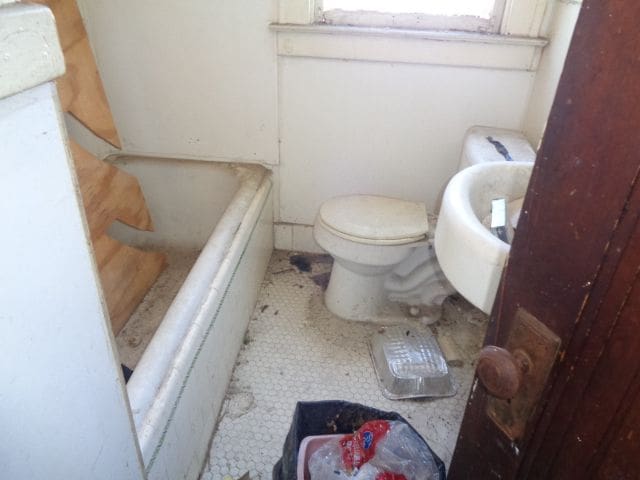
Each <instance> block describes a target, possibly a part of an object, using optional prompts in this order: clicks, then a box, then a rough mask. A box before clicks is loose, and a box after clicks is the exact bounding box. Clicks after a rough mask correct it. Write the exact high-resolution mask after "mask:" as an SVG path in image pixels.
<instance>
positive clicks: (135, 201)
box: [70, 141, 166, 334]
mask: <svg viewBox="0 0 640 480" xmlns="http://www.w3.org/2000/svg"><path fill="white" fill-rule="evenodd" d="M70 146H71V153H72V156H73V160H74V163H75V166H76V172H77V175H78V183H79V186H80V192H81V194H82V202H83V204H84V208H85V212H86V217H87V222H88V224H89V231H90V234H91V242H92V243H93V250H94V255H95V259H96V264H97V266H98V272H99V275H100V280H101V283H102V290H103V292H104V297H105V301H106V302H107V308H108V310H109V316H110V318H111V325H112V327H113V331H114V333H116V334H117V333H118V332H119V331H120V330H121V329H122V327H123V326H124V325H125V324H126V323H127V320H128V319H129V317H130V316H131V313H133V311H134V310H135V308H136V307H137V306H138V304H139V303H140V301H142V299H143V297H144V296H145V294H146V293H147V291H148V290H149V288H151V286H152V285H153V283H154V282H155V281H156V279H157V278H158V275H160V273H161V272H162V270H163V269H164V267H165V266H166V256H165V255H164V254H162V253H158V252H146V251H142V250H139V249H137V248H133V247H130V246H128V245H125V244H123V243H121V242H118V241H117V240H114V239H113V238H111V237H109V236H108V235H107V233H106V232H107V229H108V228H109V226H110V225H111V224H112V223H113V222H114V221H115V220H120V221H122V222H124V223H126V224H127V225H130V226H132V227H135V228H138V229H140V230H153V224H152V222H151V217H150V215H149V211H148V210H147V207H146V203H145V200H144V196H143V194H142V190H141V189H140V185H139V184H138V181H137V180H136V178H135V177H133V176H131V175H129V174H128V173H126V172H123V171H122V170H120V169H118V168H116V167H114V166H113V165H109V164H108V163H105V162H102V161H100V160H98V159H97V158H95V157H94V156H93V155H91V154H90V153H89V152H87V151H86V150H84V149H83V148H82V147H80V146H79V145H78V144H76V143H75V142H73V141H71V142H70Z"/></svg>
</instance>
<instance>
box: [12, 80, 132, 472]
mask: <svg viewBox="0 0 640 480" xmlns="http://www.w3.org/2000/svg"><path fill="white" fill-rule="evenodd" d="M55 96H56V93H55V86H54V84H53V83H52V82H49V83H47V84H44V85H41V86H39V87H35V88H32V89H30V90H27V91H25V92H23V93H20V94H17V95H14V96H11V97H8V98H5V99H2V100H0V144H1V145H2V155H1V156H0V166H1V168H2V174H0V215H1V216H2V229H3V230H2V231H3V233H4V235H3V237H2V249H1V250H0V285H1V286H2V287H1V288H0V345H1V348H0V378H1V379H2V387H1V389H0V418H1V420H0V424H1V425H2V435H0V466H1V467H0V471H1V473H0V477H2V478H7V479H15V480H22V479H24V480H27V479H29V480H39V479H42V480H49V479H70V480H71V479H73V480H75V479H78V480H80V479H95V480H99V479H104V480H108V479H115V478H117V479H122V480H129V479H132V480H133V479H136V480H142V478H144V472H143V470H142V463H141V459H140V455H139V451H138V447H137V437H136V434H135V432H134V428H133V424H132V422H131V418H130V412H129V405H128V402H127V400H126V395H125V391H124V382H123V380H122V374H121V372H120V365H119V364H118V362H117V361H116V355H115V352H114V350H113V345H114V343H115V342H113V341H112V338H111V335H112V334H111V327H110V325H109V323H108V320H107V317H106V313H105V306H104V302H103V299H102V297H101V292H100V288H99V286H98V279H97V273H96V271H95V265H94V260H93V254H92V252H91V247H90V245H89V243H88V240H87V239H88V236H87V227H86V224H85V222H84V220H83V215H82V214H81V210H80V203H79V194H78V192H77V187H76V185H75V175H74V173H73V169H72V167H71V164H70V162H71V161H70V157H69V156H68V151H67V148H66V145H65V138H64V131H63V130H61V123H62V121H61V120H62V119H61V116H60V113H59V105H58V103H57V100H55ZM52 286H55V288H52Z"/></svg>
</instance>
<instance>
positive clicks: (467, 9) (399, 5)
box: [323, 0, 496, 18]
mask: <svg viewBox="0 0 640 480" xmlns="http://www.w3.org/2000/svg"><path fill="white" fill-rule="evenodd" d="M495 3H496V2H495V0H324V2H323V8H324V10H325V11H327V10H346V11H359V10H361V11H368V12H383V13H424V14H427V15H449V16H452V15H469V16H473V17H480V18H490V17H491V15H492V13H493V10H494V7H495Z"/></svg>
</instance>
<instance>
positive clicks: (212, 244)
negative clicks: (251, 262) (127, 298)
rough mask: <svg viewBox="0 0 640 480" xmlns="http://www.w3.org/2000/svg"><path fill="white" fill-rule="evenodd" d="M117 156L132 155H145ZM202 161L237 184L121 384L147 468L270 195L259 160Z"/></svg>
mask: <svg viewBox="0 0 640 480" xmlns="http://www.w3.org/2000/svg"><path fill="white" fill-rule="evenodd" d="M122 156H127V157H130V158H132V159H133V158H149V157H141V156H138V155H135V156H130V155H122ZM151 158H159V157H151ZM168 160H176V159H168ZM195 161H198V160H195ZM204 163H212V164H215V167H216V168H221V167H222V168H231V169H233V170H234V172H235V173H236V174H237V175H238V176H239V177H240V186H239V188H238V190H237V191H236V192H235V194H234V195H233V197H232V199H231V201H230V202H229V204H228V206H227V208H226V210H225V212H224V214H223V215H222V217H221V218H220V221H219V222H218V224H217V225H216V226H215V227H214V229H213V231H212V233H211V235H210V236H209V238H208V240H207V241H206V243H205V245H204V247H203V249H202V251H201V252H200V255H199V256H198V259H197V260H196V262H195V264H194V265H193V266H192V268H191V270H190V271H189V274H188V275H187V278H186V279H185V281H184V283H183V285H182V286H181V287H180V290H179V291H178V294H177V295H176V297H175V298H174V300H173V301H172V303H171V305H170V307H169V309H168V311H167V312H166V314H165V315H164V317H163V319H162V321H161V323H160V326H159V327H158V330H157V331H156V333H155V334H154V337H153V338H152V340H151V342H150V343H149V345H148V346H147V349H146V350H145V352H144V353H143V355H142V357H141V359H140V362H139V363H138V367H137V368H136V369H135V370H134V373H133V375H132V377H131V379H130V380H129V382H128V383H127V385H126V389H127V393H128V396H129V405H130V408H131V414H132V418H133V423H134V425H135V428H136V432H137V434H138V442H139V444H140V449H141V451H142V455H143V459H144V460H145V465H146V469H147V471H149V470H150V469H151V468H152V466H153V459H154V455H155V454H157V451H158V450H159V448H160V447H161V445H162V435H163V434H165V433H166V431H167V429H168V426H169V423H170V422H171V415H172V413H171V411H167V409H168V406H170V405H173V406H172V407H171V408H172V409H175V408H176V407H177V403H178V402H179V390H180V388H184V384H186V380H187V377H186V376H187V374H188V370H189V366H190V363H191V361H192V360H193V358H194V354H195V351H194V347H196V348H197V346H198V344H199V342H200V341H201V340H202V338H203V336H204V334H205V332H206V327H207V324H208V323H211V322H212V319H210V320H209V321H208V322H207V317H210V316H211V313H212V312H214V311H215V307H216V305H217V304H219V303H221V301H222V299H223V298H222V297H223V296H224V292H225V288H226V287H228V286H229V284H230V282H231V279H232V276H233V272H234V270H235V268H236V267H237V265H238V263H239V262H240V260H241V256H242V254H243V249H244V248H246V246H247V244H248V242H249V239H250V238H251V235H252V233H253V230H254V229H255V227H256V226H257V224H258V222H259V220H260V217H261V214H262V211H263V209H264V207H265V205H266V203H267V200H268V199H269V198H270V197H269V195H270V193H271V189H272V184H273V182H272V179H271V172H270V171H269V170H268V169H266V168H265V167H263V166H261V165H256V164H233V163H226V162H225V163H222V162H204ZM203 285H204V286H203ZM198 286H200V287H201V288H200V290H202V291H203V292H204V295H200V296H194V295H189V294H188V293H184V292H189V291H193V289H194V288H195V287H198ZM202 286H203V287H202ZM187 297H188V298H187ZM159 333H160V334H159ZM152 345H153V346H152ZM183 379H184V381H183ZM163 420H165V421H163Z"/></svg>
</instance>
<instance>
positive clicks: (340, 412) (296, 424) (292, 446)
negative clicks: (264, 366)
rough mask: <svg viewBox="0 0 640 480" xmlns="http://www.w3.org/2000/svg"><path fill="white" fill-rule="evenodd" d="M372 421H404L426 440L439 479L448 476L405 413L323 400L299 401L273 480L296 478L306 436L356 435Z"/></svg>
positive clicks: (442, 479)
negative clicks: (300, 449) (299, 457)
mask: <svg viewBox="0 0 640 480" xmlns="http://www.w3.org/2000/svg"><path fill="white" fill-rule="evenodd" d="M371 420H389V421H397V422H402V423H404V424H406V425H408V427H409V429H410V430H411V431H412V432H413V433H415V434H416V435H417V436H418V438H419V439H420V440H421V441H422V442H424V445H425V447H426V448H427V450H428V451H429V453H430V454H431V455H432V456H433V460H434V462H435V464H436V466H437V470H438V472H439V474H440V477H439V480H445V479H446V471H445V466H444V463H443V462H442V460H440V458H438V456H437V455H436V454H435V453H434V452H433V450H431V448H430V447H429V445H428V444H427V442H425V441H424V439H423V438H422V436H420V434H419V433H418V432H417V431H416V430H415V429H414V428H413V427H412V426H411V424H409V422H407V421H406V420H405V419H404V418H403V417H402V416H400V415H399V414H398V413H395V412H385V411H382V410H377V409H375V408H371V407H367V406H365V405H360V404H358V403H349V402H344V401H338V400H326V401H321V402H298V404H297V405H296V409H295V412H294V414H293V421H292V422H291V427H290V429H289V433H288V434H287V438H286V439H285V442H284V446H283V448H282V457H281V458H280V460H278V462H277V463H276V464H275V466H274V467H273V480H296V478H297V466H298V448H299V447H300V443H301V442H302V440H303V439H304V438H305V437H308V436H310V435H330V434H336V433H341V434H353V433H354V432H355V431H357V430H358V429H359V428H360V427H361V426H362V425H363V424H364V423H366V422H369V421H371Z"/></svg>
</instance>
